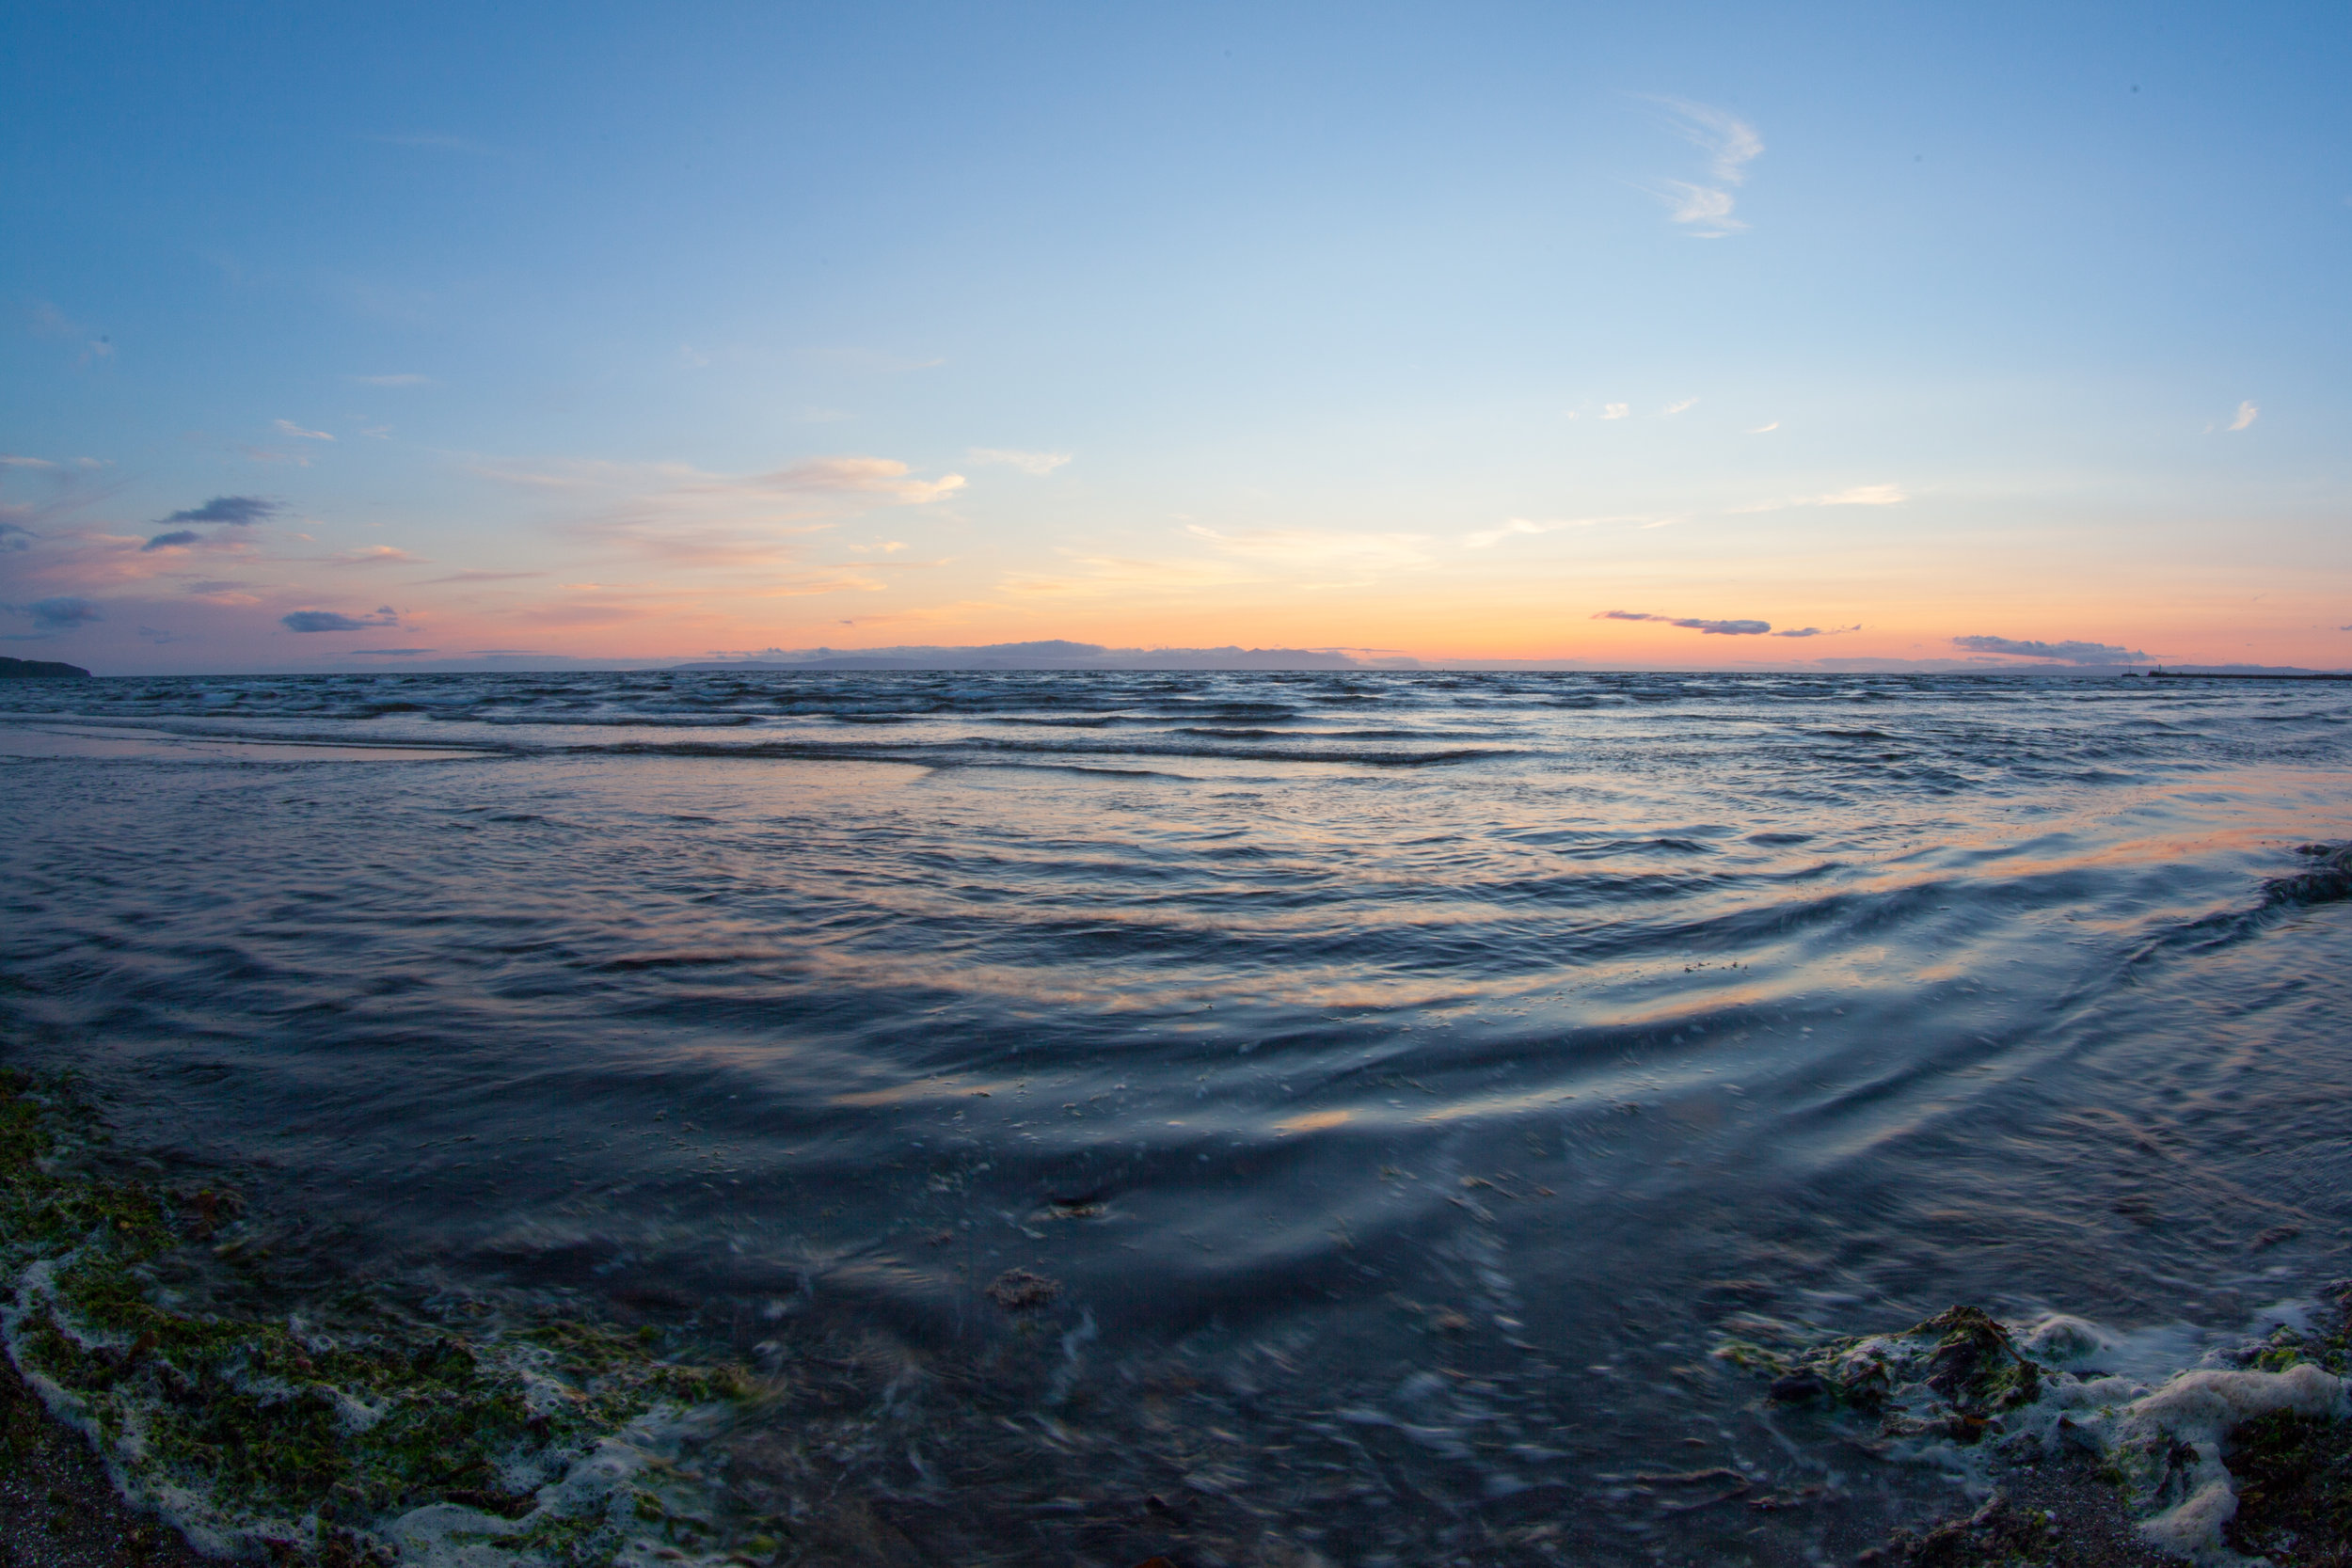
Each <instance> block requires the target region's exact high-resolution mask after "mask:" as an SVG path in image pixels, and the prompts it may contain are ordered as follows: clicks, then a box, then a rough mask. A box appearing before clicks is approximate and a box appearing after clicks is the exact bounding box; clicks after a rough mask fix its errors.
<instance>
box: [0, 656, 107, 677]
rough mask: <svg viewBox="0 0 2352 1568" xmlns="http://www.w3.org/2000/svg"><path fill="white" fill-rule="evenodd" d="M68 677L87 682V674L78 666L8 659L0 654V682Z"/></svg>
mask: <svg viewBox="0 0 2352 1568" xmlns="http://www.w3.org/2000/svg"><path fill="white" fill-rule="evenodd" d="M69 676H78V677H80V678H82V679H85V680H87V678H88V677H89V672H88V671H87V670H85V669H83V668H82V667H81V666H80V665H78V664H59V663H58V662H57V661H56V660H55V659H51V658H10V657H8V656H7V655H5V654H0V681H27V680H57V679H60V678H64V677H69Z"/></svg>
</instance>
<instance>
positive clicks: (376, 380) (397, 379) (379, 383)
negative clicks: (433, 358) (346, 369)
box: [351, 371, 433, 387]
mask: <svg viewBox="0 0 2352 1568" xmlns="http://www.w3.org/2000/svg"><path fill="white" fill-rule="evenodd" d="M351 379H352V380H354V381H356V382H358V384H359V385H360V386H362V387H430V386H431V385H433V378H432V377H431V376H429V375H419V374H417V373H416V372H414V371H402V372H399V373H397V374H394V375H355V376H353V377H352V378H351Z"/></svg>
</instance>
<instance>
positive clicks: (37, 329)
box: [26, 302, 115, 365]
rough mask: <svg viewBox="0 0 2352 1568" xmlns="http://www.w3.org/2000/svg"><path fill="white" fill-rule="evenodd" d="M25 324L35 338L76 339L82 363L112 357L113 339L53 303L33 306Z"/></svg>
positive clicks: (113, 350) (113, 351) (113, 349)
mask: <svg viewBox="0 0 2352 1568" xmlns="http://www.w3.org/2000/svg"><path fill="white" fill-rule="evenodd" d="M26 325H29V326H30V327H31V328H32V332H33V335H34V336H35V337H37V338H64V339H69V340H72V341H78V342H79V343H80V344H81V358H82V363H84V364H86V365H87V364H88V363H89V362H90V361H91V360H93V359H111V358H113V357H114V354H115V342H114V339H112V338H111V337H109V336H107V335H106V334H105V333H103V332H92V331H91V330H90V329H89V328H88V327H87V326H84V325H82V324H81V323H79V322H77V321H75V320H73V319H72V317H70V316H68V315H67V314H66V313H65V312H64V311H63V310H60V309H57V308H56V306H54V305H50V304H47V303H45V302H44V303H42V304H40V305H36V306H34V307H33V309H32V317H31V320H30V321H29V322H28V323H27V324H26Z"/></svg>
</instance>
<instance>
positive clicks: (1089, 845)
mask: <svg viewBox="0 0 2352 1568" xmlns="http://www.w3.org/2000/svg"><path fill="white" fill-rule="evenodd" d="M2348 748H2352V694H2347V693H2346V692H2345V691H2344V689H2342V688H2326V687H2306V686H2286V685H2278V686H2271V685H2263V684H2257V683H2246V684H2243V685H2241V684H2237V683H2231V684H2230V685H2229V686H2228V687H2226V688H2218V689H2217V688H2215V687H2204V686H2190V685H2187V684H2185V683H2184V684H2183V685H2181V686H2178V687H2175V686H2151V685H2149V684H2148V683H2145V682H2142V681H2137V680H2124V681H2115V680H2081V681H2055V682H2026V681H2022V680H2016V679H2000V678H1992V677H1987V678H1981V679H1971V678H1962V677H1935V678H1905V677H1860V676H1857V677H1831V676H1806V677H1798V676H1781V675H1756V676H1665V675H1586V674H1459V673H1398V674H1389V673H1382V674H1354V673H1311V674H1296V675H1285V674H1232V675H1219V674H1209V675H1199V674H1181V675H1169V674H1163V673H1136V674H1086V675H1069V674H1054V675H1025V674H997V675H974V674H970V673H941V674H896V673H893V674H836V675H802V676H793V675H789V674H783V673H776V674H760V675H749V674H746V675H726V674H686V673H636V674H593V675H577V676H575V675H528V676H407V677H401V676H377V677H326V676H321V677H297V678H270V679H262V678H253V679H204V680H131V679H110V680H103V681H94V682H87V683H85V682H74V683H70V684H69V683H50V682H21V683H8V684H7V685H0V832H4V833H5V838H0V911H5V921H4V924H0V1050H4V1052H5V1054H6V1055H7V1057H8V1058H9V1059H11V1060H16V1061H21V1062H28V1063H41V1064H48V1063H55V1062H59V1061H73V1062H77V1063H79V1064H81V1065H82V1066H84V1068H85V1069H87V1070H88V1071H90V1072H91V1073H92V1074H93V1075H94V1076H95V1077H97V1078H98V1079H99V1080H100V1082H101V1083H103V1084H104V1085H107V1086H108V1087H110V1088H111V1089H113V1090H114V1091H115V1092H116V1093H118V1094H119V1096H120V1097H121V1100H120V1105H121V1117H122V1119H123V1121H124V1124H125V1127H126V1130H127V1132H129V1133H130V1135H131V1136H132V1137H133V1139H134V1140H135V1141H137V1142H139V1143H141V1144H142V1145H143V1146H145V1147H149V1148H152V1149H154V1150H155V1151H156V1152H157V1154H158V1156H159V1157H164V1158H169V1159H184V1160H191V1161H198V1162H206V1163H215V1164H230V1165H234V1166H237V1167H239V1168H241V1169H243V1170H245V1171H246V1180H248V1181H249V1182H250V1183H252V1184H254V1185H255V1186H257V1187H258V1188H260V1189H262V1190H263V1191H265V1192H268V1193H272V1194H275V1195H276V1201H278V1203H280V1204H282V1205H284V1206H286V1207H288V1208H299V1209H301V1210H303V1211H304V1212H308V1213H309V1214H310V1215H311V1216H312V1217H313V1218H314V1219H315V1220H317V1221H318V1222H319V1224H320V1225H321V1226H324V1227H332V1228H333V1229H334V1231H335V1233H336V1234H337V1235H338V1236H339V1237H340V1238H341V1240H340V1241H339V1242H338V1243H337V1244H338V1245H339V1246H340V1247H341V1248H342V1249H343V1251H344V1252H345V1253H346V1254H347V1255H348V1256H349V1257H350V1258H352V1259H358V1260H360V1261H362V1262H363V1263H364V1264H365V1266H367V1267H370V1268H373V1269H377V1270H387V1271H408V1272H411V1273H418V1272H422V1273H429V1274H431V1275H433V1276H435V1277H437V1278H438V1279H441V1280H444V1281H446V1282H449V1283H450V1284H451V1285H452V1287H453V1288H459V1289H477V1290H482V1291H505V1292H507V1293H508V1294H509V1296H510V1297H513V1298H516V1299H546V1300H549V1301H555V1300H561V1299H566V1298H572V1297H580V1296H585V1297H588V1298H590V1299H592V1300H594V1301H595V1302H596V1303H598V1304H600V1305H602V1306H603V1307H605V1308H606V1309H609V1310H611V1311H613V1312H615V1313H618V1314H620V1315H622V1316H624V1317H628V1318H639V1317H642V1318H645V1319H647V1320H650V1321H654V1322H657V1323H661V1324H664V1325H666V1326H668V1327H674V1328H677V1329H680V1330H682V1331H685V1332H688V1333H691V1334H692V1335H696V1336H702V1337H706V1338H708V1339H710V1340H711V1341H713V1342H716V1343H724V1342H731V1343H732V1344H733V1346H734V1347H735V1348H736V1349H737V1351H738V1352H739V1353H740V1354H746V1355H749V1356H752V1357H755V1359H757V1360H759V1361H760V1362H761V1363H762V1364H764V1365H768V1366H772V1367H775V1368H778V1369H779V1370H781V1373H782V1375H783V1379H784V1385H783V1386H784V1387H785V1389H786V1390H787V1392H786V1395H785V1397H784V1398H783V1399H782V1401H781V1402H779V1403H778V1404H776V1405H774V1406H772V1407H771V1408H770V1409H768V1410H767V1411H766V1412H765V1413H764V1414H763V1415H761V1416H758V1417H756V1418H749V1419H747V1420H746V1421H745V1422H744V1423H743V1424H742V1425H741V1426H740V1427H739V1429H738V1430H736V1431H735V1432H733V1433H730V1434H729V1436H728V1437H726V1438H725V1439H724V1440H723V1441H722V1442H720V1443H719V1444H717V1445H714V1447H713V1449H712V1450H711V1452H710V1454H709V1455H708V1456H707V1459H706V1461H705V1468H706V1470H707V1474H708V1476H709V1478H710V1482H711V1484H712V1485H713V1486H714V1487H718V1488H720V1489H722V1490H723V1493H724V1494H725V1496H726V1497H728V1499H729V1505H730V1506H731V1507H733V1508H735V1509H736V1510H737V1511H738V1512H739V1513H740V1514H741V1515H742V1516H743V1517H745V1518H752V1517H754V1516H773V1517H787V1518H793V1519H796V1520H798V1521H799V1525H798V1527H797V1528H799V1529H800V1531H801V1538H803V1539H805V1540H811V1541H818V1542H819V1543H820V1544H821V1543H825V1542H830V1543H831V1544H830V1545H827V1546H824V1547H823V1549H824V1550H826V1551H830V1552H832V1553H834V1555H835V1556H837V1557H839V1558H842V1559H844V1560H855V1558H856V1557H858V1556H859V1555H860V1554H863V1555H865V1556H866V1558H867V1559H868V1560H879V1561H891V1560H907V1561H917V1560H954V1561H959V1562H965V1561H973V1562H978V1561H1102V1562H1105V1563H1118V1564H1123V1563H1128V1562H1132V1561H1134V1560H1136V1559H1138V1558H1141V1557H1144V1556H1148V1555H1150V1554H1151V1552H1152V1551H1158V1550H1169V1551H1173V1552H1175V1553H1177V1554H1178V1555H1180V1556H1181V1557H1184V1558H1188V1559H1191V1560H1201V1561H1216V1560H1227V1561H1236V1562H1239V1561H1252V1560H1264V1561H1305V1560H1310V1559H1309V1558H1308V1557H1306V1556H1305V1555H1303V1554H1307V1553H1313V1554H1315V1555H1316V1556H1319V1557H1320V1558H1321V1559H1323V1560H1326V1561H1330V1562H1365V1563H1375V1562H1382V1561H1395V1562H1423V1561H1441V1560H1456V1559H1458V1560H1465V1561H1482V1562H1483V1561H1520V1560H1525V1561H1531V1562H1532V1561H1550V1560H1573V1561H1617V1560H1624V1561H1649V1560H1661V1559H1663V1560H1705V1561H1738V1560H1744V1559H1754V1560H1800V1559H1804V1558H1806V1557H1810V1556H1814V1555H1816V1554H1820V1553H1825V1552H1836V1551H1848V1550H1851V1549H1852V1548H1854V1547H1856V1546H1859V1545H1860V1544H1866V1543H1867V1540H1868V1539H1870V1538H1871V1537H1872V1536H1873V1535H1874V1534H1875V1533H1876V1532H1878V1531H1880V1530H1883V1528H1884V1526H1885V1525H1886V1523H1887V1522H1888V1521H1889V1520H1890V1519H1894V1518H1899V1517H1909V1516H1914V1515H1915V1514H1916V1513H1917V1512H1918V1511H1919V1510H1921V1509H1926V1508H1931V1507H1933V1506H1936V1505H1937V1504H1938V1503H1939V1502H1942V1501H1946V1500H1948V1497H1949V1494H1948V1492H1947V1491H1946V1490H1945V1489H1946V1488H1947V1486H1948V1485H1949V1482H1948V1481H1946V1480H1945V1479H1943V1477H1942V1472H1941V1471H1939V1470H1937V1469H1936V1468H1935V1466H1933V1465H1918V1464H1906V1463H1903V1462H1901V1460H1900V1458H1899V1456H1895V1455H1890V1454H1884V1453H1874V1452H1873V1451H1871V1448H1870V1446H1869V1445H1868V1444H1867V1443H1863V1442H1859V1441H1858V1440H1856V1438H1855V1435H1854V1434H1853V1433H1841V1432H1839V1431H1837V1430H1834V1429H1832V1428H1830V1427H1828V1426H1826V1425H1809V1424H1807V1421H1806V1420H1805V1419H1804V1418H1796V1417H1791V1416H1788V1415H1786V1414H1774V1413H1773V1412H1772V1411H1770V1410H1768V1409H1766V1408H1764V1407H1763V1406H1762V1405H1761V1404H1760V1402H1759V1394H1760V1390H1759V1389H1758V1388H1757V1387H1756V1386H1755V1384H1754V1382H1753V1380H1751V1379H1748V1378H1747V1377H1745V1376H1744V1375H1743V1374H1740V1373H1739V1372H1737V1371H1736V1370H1733V1369H1730V1368H1727V1367H1725V1366H1724V1365H1723V1364H1722V1363H1720V1362H1717V1361H1714V1360H1711V1359H1710V1358H1709V1357H1708V1354H1707V1353H1708V1350H1709V1348H1710V1347H1711V1346H1712V1345H1713V1344H1714V1343H1716V1342H1717V1341H1718V1339H1719V1338H1721V1337H1723V1336H1724V1334H1726V1333H1731V1332H1740V1331H1742V1325H1745V1324H1753V1323H1755V1322H1756V1321H1757V1320H1770V1321H1777V1322H1779V1323H1788V1324H1795V1325H1800V1326H1805V1325H1810V1326H1818V1327H1820V1328H1832V1329H1836V1330H1838V1331H1841V1332H1851V1331H1862V1330H1872V1329H1883V1328H1887V1327H1892V1326H1900V1325H1901V1324H1902V1323H1908V1322H1911V1321H1914V1320H1915V1319H1917V1318H1921V1317H1924V1316H1926V1315H1928V1314H1929V1313H1931V1312H1933V1311H1935V1310H1937V1309H1939V1308H1941V1307H1945V1306H1947V1305H1949V1304H1950V1303H1952V1302H1954V1301H1970V1302H1975V1303H1978V1304H1980V1305H1983V1306H1986V1307H1990V1308H1993V1309H1995V1310H1999V1311H2004V1312H2012V1313H2026V1312H2029V1311H2033V1310H2038V1309H2055V1310H2063V1311H2067V1312H2073V1313H2076V1314H2080V1315H2083V1316H2086V1317H2092V1318H2097V1319H2100V1320H2102V1321H2105V1322H2107V1323H2114V1324H2118V1325H2124V1326H2141V1327H2146V1326H2149V1325H2161V1324H2167V1323H2181V1324H2183V1325H2185V1326H2184V1327H2183V1328H2182V1330H2181V1333H2182V1334H2183V1335H2185V1336H2189V1337H2193V1331H2194V1327H2195V1325H2199V1324H2203V1325H2213V1326H2217V1325H2222V1324H2229V1323H2238V1322H2240V1321H2242V1320H2243V1319H2244V1318H2245V1317H2246V1315H2247V1314H2248V1313H2249V1311H2251V1310H2253V1309H2255V1308H2258V1307H2261V1306H2263V1305H2264V1304H2265V1303H2267V1302H2270V1301H2273V1300H2276V1299H2278V1298H2280V1297H2281V1296H2285V1295H2290V1294H2292V1293H2294V1292H2295V1291H2297V1290H2299V1289H2303V1288H2305V1287H2307V1286H2308V1285H2310V1284H2311V1283H2312V1282H2314V1281H2316V1280H2317V1279H2319V1278H2322V1277H2325V1276H2326V1275H2327V1274H2328V1272H2329V1271H2330V1270H2331V1269H2340V1268H2341V1266H2342V1260H2343V1255H2344V1250H2345V1238H2346V1236H2347V1235H2348V1234H2352V1231H2347V1229H2346V1227H2352V1181H2347V1177H2352V1111H2348V1110H2347V1109H2346V1107H2347V1105H2352V1099H2347V1096H2346V1092H2345V1091H2346V1087H2347V1078H2348V1077H2352V1032H2348V1031H2347V1030H2346V1029H2345V1028H2344V1025H2343V1022H2342V1021H2343V1018H2344V1006H2343V1005H2342V1001H2341V997H2342V994H2343V975H2344V973H2345V972H2346V962H2347V959H2352V906H2346V905H2343V904H2332V905H2330V904H2316V905H2311V904H2305V903H2301V902H2297V901H2296V900H2295V899H2292V898H2281V897H2280V896H2277V895H2274V894H2271V893H2268V892H2266V891H2265V880H2266V879H2274V878H2279V877H2282V876H2287V875H2291V874H2292V873H2294V872H2295V871H2296V869H2297V866H2298V863H2297V860H2296V855H2295V854H2294V849H2295V847H2296V846H2297V845H2300V844H2303V843H2306V842H2311V841H2341V840H2343V839H2344V838H2345V837H2347V836H2352V775H2348V774H2347V772H2346V770H2345V763H2346V761H2347V750H2348ZM1009 1270H1021V1271H1025V1272H1026V1273H1027V1274H1030V1275H1036V1276H1038V1277H1039V1278H1040V1279H1042V1280H1046V1281H1050V1282H1051V1283H1052V1286H1053V1287H1054V1293H1053V1295H1052V1297H1051V1299H1050V1300H1049V1301H1046V1302H1044V1303H1043V1304H1042V1305H1041V1306H1035V1307H1027V1308H1024V1309H1020V1310H1009V1309H1008V1308H1007V1307H1005V1306H1003V1305H1000V1304H999V1302H998V1301H997V1300H995V1299H993V1298H992V1296H991V1294H990V1291H989V1287H990V1286H991V1285H992V1284H993V1283H996V1282H998V1281H1000V1279H1001V1278H1002V1276H1003V1275H1005V1274H1006V1271H1009ZM1006 1293H1007V1292H1006V1291H1003V1290H999V1291H998V1292H997V1294H998V1295H1004V1294H1006ZM1724 1466H1730V1467H1732V1468H1735V1469H1737V1470H1738V1471H1740V1473H1741V1474H1743V1475H1745V1476H1748V1477H1751V1478H1754V1484H1753V1485H1752V1486H1751V1487H1750V1488H1749V1489H1748V1490H1747V1491H1746V1492H1745V1493H1743V1494H1741V1495H1740V1496H1737V1497H1719V1496H1718V1495H1717V1494H1718V1492H1719V1491H1721V1490H1723V1488H1721V1487H1719V1486H1718V1485H1717V1484H1716V1483H1715V1482H1710V1481H1706V1480H1703V1479H1702V1480H1693V1479H1691V1478H1692V1477H1704V1476H1706V1475H1707V1474H1708V1473H1709V1472H1711V1471H1714V1470H1717V1469H1719V1468H1720V1467H1724ZM1759 1498H1761V1499H1765V1500H1769V1501H1770V1502H1772V1504H1773V1506H1772V1507H1769V1508H1758V1507H1755V1506H1752V1505H1753V1504H1755V1503H1756V1501H1757V1500H1759ZM828 1532H830V1533H828ZM894 1553H896V1554H898V1556H897V1557H894V1556H893V1555H892V1554H894ZM910 1554H911V1555H910Z"/></svg>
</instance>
